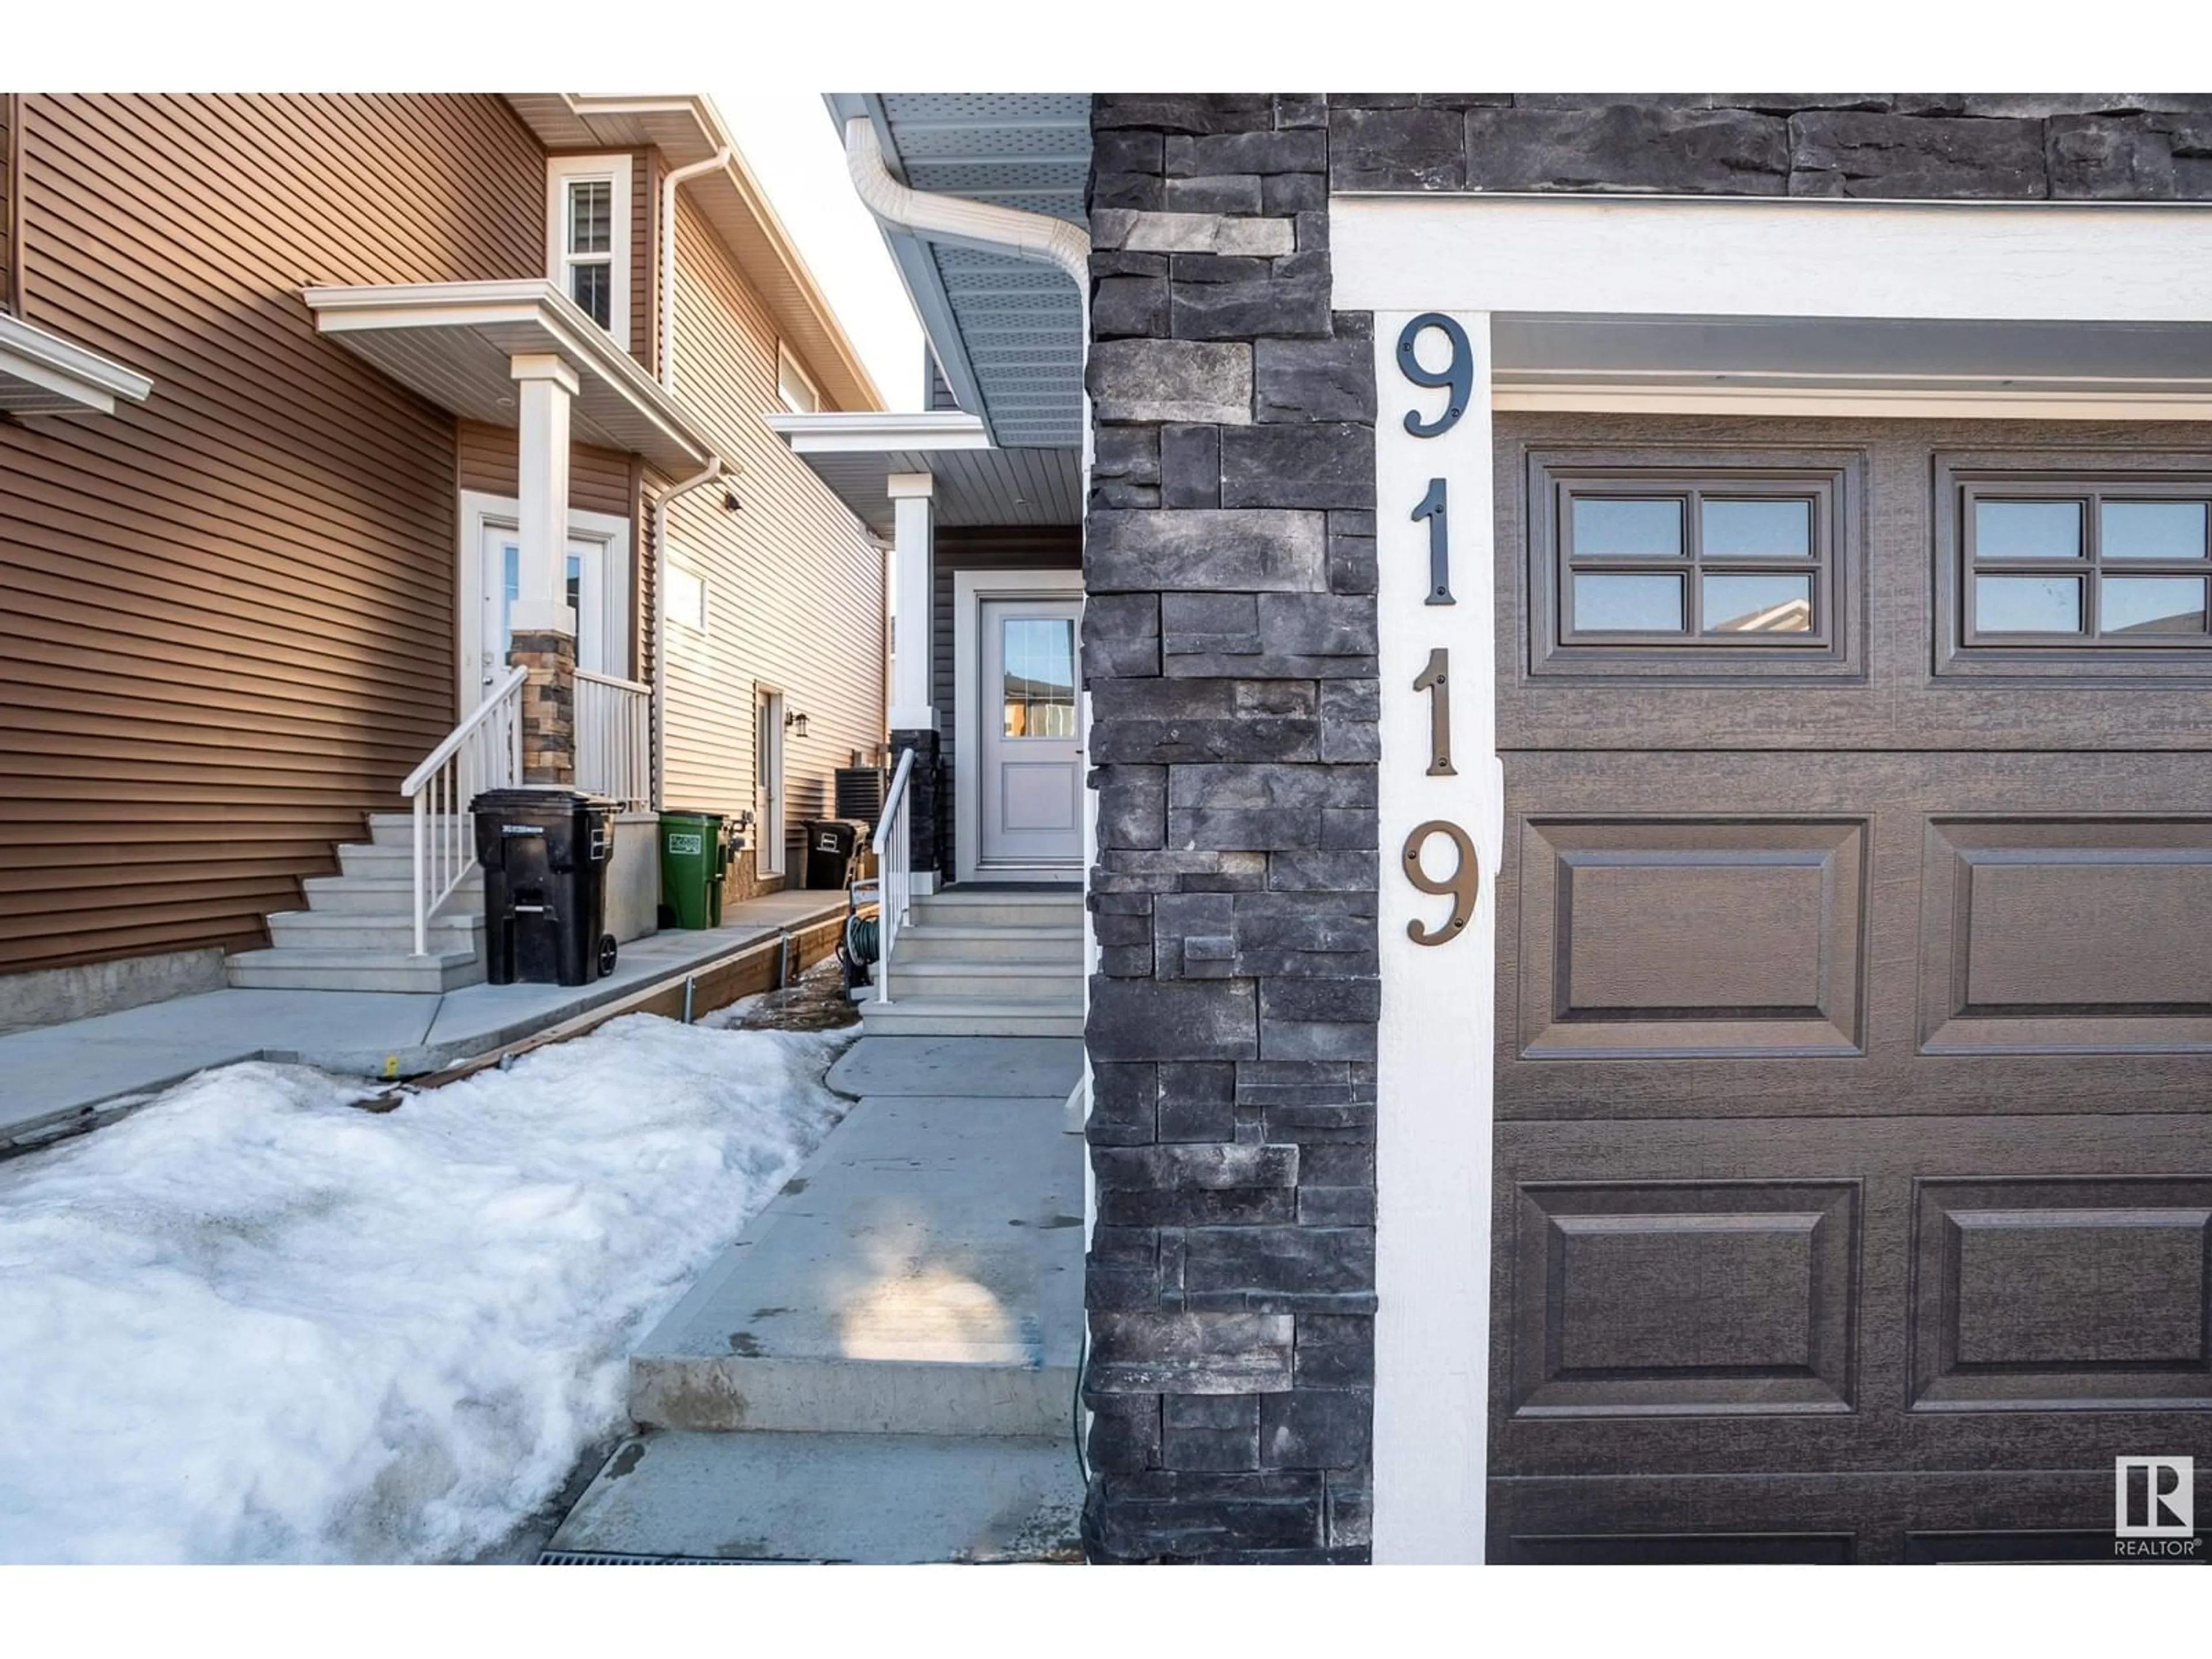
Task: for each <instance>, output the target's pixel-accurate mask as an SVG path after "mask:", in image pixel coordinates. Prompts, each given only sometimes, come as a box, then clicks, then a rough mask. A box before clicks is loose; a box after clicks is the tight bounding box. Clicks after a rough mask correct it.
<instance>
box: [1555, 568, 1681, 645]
mask: <svg viewBox="0 0 2212 1659" xmlns="http://www.w3.org/2000/svg"><path fill="white" fill-rule="evenodd" d="M1683 625H1684V624H1683V621H1682V579H1681V578H1680V576H1583V575H1578V576H1577V577H1576V578H1575V631H1576V632H1577V634H1679V633H1680V632H1681V631H1682V629H1683Z"/></svg>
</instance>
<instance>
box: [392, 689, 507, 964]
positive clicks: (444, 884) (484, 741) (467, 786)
mask: <svg viewBox="0 0 2212 1659" xmlns="http://www.w3.org/2000/svg"><path fill="white" fill-rule="evenodd" d="M528 678H530V672H529V671H528V670H527V669H523V668H513V669H509V670H508V671H507V678H505V679H503V680H501V682H500V683H499V684H497V685H495V686H494V687H493V688H492V690H491V691H490V692H489V695H487V696H485V698H484V700H483V702H480V703H478V704H477V710H476V713H474V714H471V715H470V716H469V717H468V718H467V719H466V720H463V721H462V722H461V723H460V724H459V726H455V727H454V728H453V731H452V732H451V733H450V734H448V735H447V738H446V740H445V741H444V742H443V743H441V744H439V745H438V746H437V747H436V748H435V749H433V750H431V751H430V756H429V758H428V759H427V760H425V761H424V762H423V763H422V764H421V765H420V766H418V767H416V769H414V770H413V771H412V772H410V773H409V774H408V775H407V781H406V782H405V783H404V784H402V785H401V786H400V793H402V794H404V795H405V796H406V797H407V798H408V799H409V800H410V802H412V803H413V805H414V809H415V954H416V956H418V957H419V956H423V955H426V954H428V950H429V933H430V917H431V916H432V915H433V914H434V913H435V911H436V910H437V908H438V907H439V906H440V905H441V904H443V903H444V902H446V900H447V898H448V897H449V896H451V895H452V893H453V890H454V889H455V888H456V887H459V885H460V884H461V883H462V882H464V881H465V880H466V879H467V878H468V874H469V872H470V871H471V870H473V869H475V868H476V864H477V830H476V821H475V820H474V819H473V818H471V817H470V816H469V803H470V802H471V800H473V799H476V798H477V796H478V795H480V794H482V793H483V792H484V791H485V790H487V789H508V788H512V787H513V786H514V785H516V784H518V783H520V782H521V781H522V685H523V682H524V681H526V680H527V679H528Z"/></svg>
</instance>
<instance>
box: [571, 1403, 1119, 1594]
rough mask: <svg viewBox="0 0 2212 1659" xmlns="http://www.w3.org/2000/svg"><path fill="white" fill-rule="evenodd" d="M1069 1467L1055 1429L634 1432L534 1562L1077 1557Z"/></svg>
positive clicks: (1065, 1441)
mask: <svg viewBox="0 0 2212 1659" xmlns="http://www.w3.org/2000/svg"><path fill="white" fill-rule="evenodd" d="M1082 1510H1083V1476H1082V1474H1081V1472H1080V1470H1079V1468H1078V1465H1077V1463H1076V1459H1075V1447H1074V1444H1073V1441H1072V1440H1071V1439H1070V1438H1069V1437H1068V1434H1067V1433H1066V1431H1063V1432H1062V1433H1061V1434H1060V1437H1058V1438H1056V1439H1048V1438H1044V1437H1036V1438H1029V1439H1019V1438H1007V1437H957V1438H955V1437H945V1438H935V1437H927V1436H919V1435H882V1434H850V1435H848V1434H687V1433H684V1432H681V1431H664V1432H659V1433H652V1434H646V1435H642V1436H640V1437H637V1438H635V1439H632V1440H627V1441H625V1442H623V1444H621V1445H620V1446H618V1447H617V1448H616V1449H615V1453H614V1455H613V1456H612V1457H611V1458H609V1459H608V1460H607V1464H606V1467H605V1468H603V1469H602V1470H600V1472H599V1478H598V1479H597V1480H593V1481H592V1485H591V1487H590V1489H589V1490H587V1491H586V1492H585V1493H584V1495H583V1497H582V1498H581V1499H580V1500H579V1501H578V1503H577V1504H576V1507H575V1508H574V1510H570V1511H569V1514H568V1519H567V1520H566V1521H564V1522H562V1523H561V1528H560V1530H559V1531H557V1532H556V1533H555V1534H554V1535H553V1538H552V1540H551V1541H550V1544H549V1546H548V1547H547V1548H546V1551H545V1553H544V1556H543V1557H541V1558H540V1559H543V1560H544V1561H547V1562H550V1563H559V1562H563V1561H570V1562H576V1563H580V1564H593V1565H597V1564H610V1565H611V1564H619V1563H624V1562H652V1561H792V1562H799V1561H806V1562H827V1561H844V1562H853V1563H857V1564H860V1565H878V1566H898V1565H908V1564H910V1563H921V1562H929V1561H948V1562H950V1561H972V1562H985V1561H991V1562H1014V1561H1059V1562H1074V1561H1079V1560H1080V1559H1082V1553H1081V1544H1080V1541H1079V1538H1078V1535H1077V1528H1078V1523H1079V1520H1080V1517H1081V1514H1082Z"/></svg>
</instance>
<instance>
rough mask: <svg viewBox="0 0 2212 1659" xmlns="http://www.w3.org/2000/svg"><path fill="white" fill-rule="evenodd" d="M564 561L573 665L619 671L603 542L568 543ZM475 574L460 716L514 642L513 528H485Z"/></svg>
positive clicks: (517, 551) (516, 564)
mask: <svg viewBox="0 0 2212 1659" xmlns="http://www.w3.org/2000/svg"><path fill="white" fill-rule="evenodd" d="M475 574H476V583H475V587H474V596H475V597H474V605H475V607H476V611H477V614H476V616H475V617H473V618H471V621H472V623H473V624H474V630H473V633H472V634H471V635H470V637H469V638H468V639H467V640H465V641H464V645H465V649H466V651H467V653H468V654H467V656H465V658H464V659H463V662H462V665H461V686H460V691H461V713H462V714H464V715H465V714H468V713H469V712H470V711H471V710H472V709H473V708H476V706H477V703H478V702H482V701H483V696H484V694H485V693H486V692H487V691H489V690H490V689H491V688H492V687H493V686H495V685H496V684H498V683H499V682H500V681H501V679H503V678H505V677H506V674H507V651H508V648H509V647H511V646H512V644H513V639H514V630H513V627H512V626H511V625H510V622H509V618H510V617H512V616H513V611H514V602H515V600H516V599H518V598H520V595H521V592H522V545H521V540H520V537H518V536H517V534H516V533H515V530H514V527H513V526H512V525H502V524H496V523H486V524H485V525H484V526H483V535H482V539H481V541H480V544H479V545H478V548H477V569H476V572H475ZM607 592H608V586H607V544H606V543H605V542H602V541H598V540H584V539H578V540H574V541H571V542H570V543H569V544H568V605H569V607H570V608H571V609H572V610H574V611H575V613H576V666H577V667H579V668H582V669H586V670H588V671H591V672H592V673H594V674H612V673H616V672H618V669H617V667H616V666H615V665H614V661H613V658H614V641H613V640H612V639H611V637H610V636H611V634H612V633H613V632H614V629H612V628H611V627H610V625H609V617H608V615H607V609H608V606H607Z"/></svg>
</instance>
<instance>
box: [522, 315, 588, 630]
mask: <svg viewBox="0 0 2212 1659" xmlns="http://www.w3.org/2000/svg"><path fill="white" fill-rule="evenodd" d="M507 361H508V364H509V367H510V370H511V372H512V373H513V376H514V379H515V380H516V382H517V386H518V390H519V392H520V402H521V409H520V416H521V422H520V425H521V435H520V453H519V456H518V459H519V460H520V473H521V477H520V484H521V497H522V500H521V507H522V512H521V524H520V531H521V536H520V540H521V545H522V591H521V592H520V594H519V595H518V596H517V598H516V600H515V606H514V611H513V618H512V626H513V629H514V631H515V632H516V633H517V634H544V633H560V634H568V635H574V633H575V631H576V616H575V612H574V611H572V610H571V609H570V608H569V605H568V580H567V575H568V401H569V399H570V398H574V396H575V395H576V390H577V382H576V374H575V371H574V369H572V368H569V367H568V364H566V363H564V362H562V361H561V359H560V358H559V357H558V356H555V355H553V354H552V353H550V352H545V353H518V354H516V355H515V356H513V357H511V358H509V359H508V360H507Z"/></svg>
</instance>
